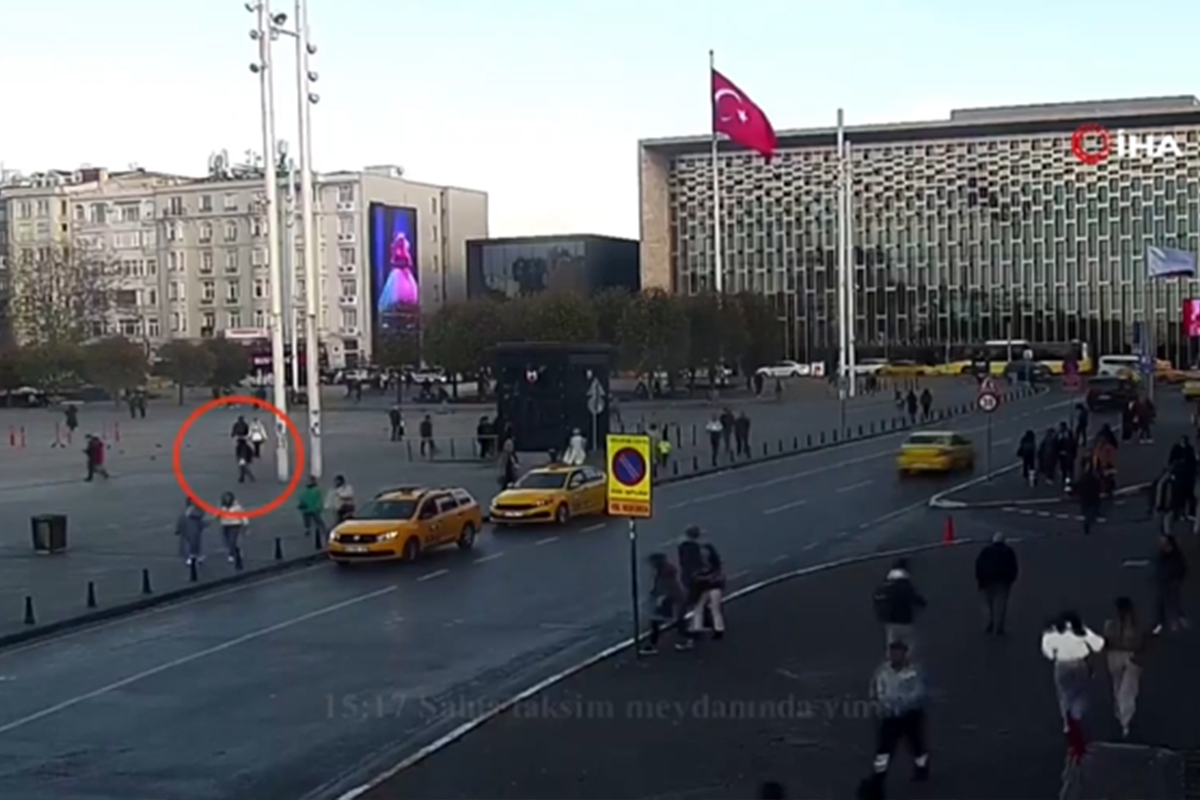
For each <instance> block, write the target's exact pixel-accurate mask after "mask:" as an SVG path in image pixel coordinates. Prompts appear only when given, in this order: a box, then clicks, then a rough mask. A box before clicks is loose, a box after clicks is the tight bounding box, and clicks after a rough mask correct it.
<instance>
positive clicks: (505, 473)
mask: <svg viewBox="0 0 1200 800" xmlns="http://www.w3.org/2000/svg"><path fill="white" fill-rule="evenodd" d="M496 465H497V467H498V469H499V476H498V479H499V483H500V491H504V490H505V489H507V488H508V487H510V486H512V485H513V484H514V483H516V482H517V476H518V471H519V468H520V462H519V461H518V460H517V451H516V450H515V449H514V445H513V440H512V439H511V438H509V439H505V440H504V444H502V445H501V446H500V458H499V459H497V462H496Z"/></svg>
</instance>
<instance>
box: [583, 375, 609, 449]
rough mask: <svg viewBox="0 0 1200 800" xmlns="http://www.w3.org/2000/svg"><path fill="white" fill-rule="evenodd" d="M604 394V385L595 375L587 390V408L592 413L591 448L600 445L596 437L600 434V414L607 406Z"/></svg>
mask: <svg viewBox="0 0 1200 800" xmlns="http://www.w3.org/2000/svg"><path fill="white" fill-rule="evenodd" d="M604 396H605V392H604V387H603V386H602V385H601V384H600V381H599V380H597V379H596V378H594V377H593V378H592V382H591V384H590V385H589V386H588V390H587V409H588V413H589V414H591V415H592V440H591V441H590V442H589V443H588V444H589V445H590V447H589V449H591V450H595V449H596V448H597V447H599V446H600V442H598V441H596V439H597V437H598V436H599V435H600V415H601V414H603V413H604V408H605V397H604Z"/></svg>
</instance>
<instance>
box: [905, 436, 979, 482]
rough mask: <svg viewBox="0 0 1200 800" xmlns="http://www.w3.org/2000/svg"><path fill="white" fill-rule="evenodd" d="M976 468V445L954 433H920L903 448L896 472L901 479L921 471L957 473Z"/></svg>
mask: <svg viewBox="0 0 1200 800" xmlns="http://www.w3.org/2000/svg"><path fill="white" fill-rule="evenodd" d="M974 466H975V446H974V445H973V444H971V441H970V440H969V439H967V438H966V437H965V436H963V435H961V434H958V433H954V432H952V431H918V432H916V433H913V434H910V435H909V437H908V440H907V441H906V442H905V443H904V444H903V445H901V446H900V454H899V455H898V456H897V457H896V469H897V470H898V471H899V473H900V475H901V476H904V475H912V474H915V473H918V472H954V471H955V470H959V469H967V470H969V469H972V468H973V467H974Z"/></svg>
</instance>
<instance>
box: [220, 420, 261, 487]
mask: <svg viewBox="0 0 1200 800" xmlns="http://www.w3.org/2000/svg"><path fill="white" fill-rule="evenodd" d="M229 435H230V437H231V438H232V439H233V455H234V458H235V459H237V465H238V483H245V482H246V481H250V482H251V483H254V481H255V478H254V471H253V470H252V469H251V468H250V467H251V465H252V464H253V463H254V462H255V461H257V460H258V459H260V458H262V447H263V444H265V443H266V441H267V427H266V426H265V425H263V423H262V420H260V419H259V418H258V417H255V418H254V419H253V420H251V421H250V422H247V421H246V418H245V417H243V416H239V417H238V418H237V420H235V421H234V423H233V428H232V430H231V431H230V434H229Z"/></svg>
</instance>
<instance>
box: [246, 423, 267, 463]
mask: <svg viewBox="0 0 1200 800" xmlns="http://www.w3.org/2000/svg"><path fill="white" fill-rule="evenodd" d="M247 438H248V439H249V440H250V446H251V447H253V448H254V458H255V459H259V458H262V446H263V443H264V442H266V441H267V426H266V425H263V424H262V420H260V419H259V418H258V417H255V418H254V421H253V422H251V423H250V433H249V436H248V437H247Z"/></svg>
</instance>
